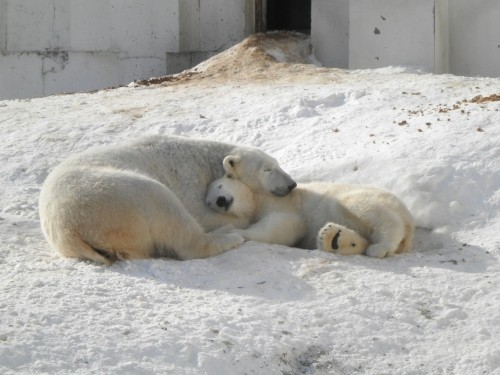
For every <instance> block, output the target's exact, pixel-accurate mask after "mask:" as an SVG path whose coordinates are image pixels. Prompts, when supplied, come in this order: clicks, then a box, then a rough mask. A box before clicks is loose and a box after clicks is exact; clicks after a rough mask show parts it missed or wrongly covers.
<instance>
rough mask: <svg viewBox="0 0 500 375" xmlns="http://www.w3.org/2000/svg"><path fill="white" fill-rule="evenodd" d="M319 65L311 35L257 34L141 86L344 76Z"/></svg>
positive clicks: (322, 79)
mask: <svg viewBox="0 0 500 375" xmlns="http://www.w3.org/2000/svg"><path fill="white" fill-rule="evenodd" d="M317 65H319V63H318V62H317V61H316V59H315V58H314V55H313V51H312V45H311V39H310V37H309V35H305V34H301V33H296V32H287V31H274V32H268V33H259V34H254V35H251V36H249V37H248V38H246V39H245V40H243V41H242V42H240V43H238V44H237V45H235V46H233V47H231V48H229V49H227V50H226V51H224V52H221V53H219V54H217V55H215V56H213V57H212V58H210V59H208V60H206V61H204V62H202V63H200V64H198V65H197V66H195V67H193V68H192V69H189V70H186V71H184V72H181V73H179V74H174V75H170V76H166V77H158V78H151V79H148V80H144V81H140V82H137V84H139V85H148V84H159V83H170V84H171V83H186V82H187V81H193V80H195V81H197V82H198V81H199V80H207V81H209V82H213V81H217V80H228V79H233V80H234V79H237V80H240V81H272V80H279V81H303V80H307V81H312V82H314V81H324V80H325V79H326V80H331V79H334V78H335V79H338V77H339V76H342V75H345V74H346V73H345V71H343V70H340V69H332V68H330V69H325V68H320V67H318V66H317Z"/></svg>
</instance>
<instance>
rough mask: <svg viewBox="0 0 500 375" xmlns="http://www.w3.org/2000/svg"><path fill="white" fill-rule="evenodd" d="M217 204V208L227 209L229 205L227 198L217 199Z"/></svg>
mask: <svg viewBox="0 0 500 375" xmlns="http://www.w3.org/2000/svg"><path fill="white" fill-rule="evenodd" d="M215 203H216V204H217V207H226V204H227V201H226V197H219V198H217V202H215Z"/></svg>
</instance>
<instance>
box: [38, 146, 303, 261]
mask: <svg viewBox="0 0 500 375" xmlns="http://www.w3.org/2000/svg"><path fill="white" fill-rule="evenodd" d="M226 169H227V170H230V172H231V173H232V174H233V175H234V176H237V178H239V179H240V180H241V181H243V182H244V183H245V184H247V185H248V186H249V187H251V189H252V190H254V191H256V192H259V194H261V195H262V196H265V195H268V194H269V195H274V196H284V195H286V194H288V193H289V192H290V191H291V190H292V189H293V188H294V187H295V186H296V183H295V181H294V180H293V179H292V178H291V177H290V176H289V175H288V174H287V173H285V172H284V171H283V170H282V169H281V168H280V166H279V164H278V162H277V161H276V160H275V159H273V158H272V157H271V156H269V155H267V154H265V153H264V152H262V151H260V150H258V149H256V148H251V147H243V146H235V145H231V144H226V143H221V142H216V141H209V140H201V139H191V138H186V137H179V136H155V137H150V138H146V139H142V140H138V141H136V142H134V143H131V144H126V145H119V146H105V147H100V148H95V149H91V150H89V151H86V152H83V153H81V154H77V155H74V156H72V157H70V158H69V159H67V160H65V161H63V162H62V163H61V164H59V165H58V166H57V167H56V168H55V169H54V170H53V171H52V172H51V173H50V174H49V175H48V177H47V179H46V180H45V182H44V184H43V186H42V189H41V193H40V199H39V214H40V221H41V226H42V230H43V233H44V235H45V237H46V239H47V240H48V242H49V243H50V245H51V246H52V247H53V248H55V249H56V250H57V251H59V252H60V253H61V254H63V255H65V256H68V257H78V258H84V259H90V260H94V261H96V262H100V263H104V264H111V263H112V262H114V261H115V260H118V259H133V258H150V257H160V256H171V257H175V258H178V259H193V258H204V257H208V256H211V255H215V254H218V253H221V252H224V251H227V250H229V249H231V248H234V247H236V246H237V245H239V244H241V243H242V242H243V239H242V238H241V236H239V235H238V234H236V233H228V231H227V230H224V229H220V228H221V227H223V226H225V225H228V224H229V225H232V226H234V227H236V228H242V227H243V225H244V223H245V222H246V221H245V220H241V219H238V218H237V217H234V216H233V217H230V216H228V215H221V214H219V213H217V212H214V211H213V210H211V209H209V208H207V207H206V206H205V204H204V197H205V191H206V189H207V186H208V184H209V183H210V182H211V181H213V180H214V179H215V178H217V177H218V176H220V175H222V174H224V173H225V170H226ZM217 228H219V229H218V230H215V229H217ZM208 231H212V232H208Z"/></svg>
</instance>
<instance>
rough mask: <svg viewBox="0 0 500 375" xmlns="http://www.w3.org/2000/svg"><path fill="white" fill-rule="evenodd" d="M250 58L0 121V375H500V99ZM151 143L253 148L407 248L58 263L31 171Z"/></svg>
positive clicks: (487, 84)
mask: <svg viewBox="0 0 500 375" xmlns="http://www.w3.org/2000/svg"><path fill="white" fill-rule="evenodd" d="M263 40H266V42H265V43H273V49H276V48H278V47H279V45H280V43H275V42H272V40H271V42H269V41H268V40H267V39H266V38H264V39H263ZM274 40H276V38H274ZM245 43H247V46H246V47H245ZM263 43H264V42H263ZM265 43H264V44H265ZM283 43H284V42H283ZM248 44H250V45H248ZM252 44H254V45H253V46H252ZM283 45H286V46H288V47H287V48H288V49H290V48H291V47H290V46H293V43H289V42H286V43H284V44H283ZM276 46H278V47H276ZM238 48H240V53H241V54H242V55H240V57H242V58H236V59H234V53H235V51H237V50H238ZM252 48H253V49H252ZM299 49H302V47H300V48H299ZM257 50H258V51H257ZM267 50H268V47H263V44H255V40H254V41H251V40H250V41H246V42H243V44H242V45H240V46H239V47H235V49H233V50H232V52H231V50H230V51H229V52H228V54H226V55H225V56H219V57H217V58H216V59H215V60H211V61H208V62H206V63H205V64H204V65H203V66H202V67H198V68H197V69H198V72H197V73H196V72H194V71H191V72H187V73H189V74H187V73H185V74H184V76H182V79H179V77H177V78H175V79H172V78H170V79H169V80H163V83H161V80H158V81H157V82H159V84H152V83H153V82H149V85H146V84H135V85H133V87H127V88H121V89H116V90H107V91H100V92H97V93H93V94H74V95H63V96H52V97H47V98H43V99H35V100H19V101H3V102H0V145H1V147H0V153H1V157H2V167H0V184H1V186H2V189H1V194H0V210H1V211H0V274H1V275H2V276H1V279H0V291H1V293H0V317H1V319H0V371H1V372H2V373H4V374H13V373H26V374H27V373H30V374H42V373H50V374H67V373H77V374H78V373H124V374H127V373H128V374H138V373H140V374H148V373H151V374H156V373H175V374H217V375H219V374H244V373H248V374H263V373H265V374H281V373H286V374H301V373H305V374H355V373H360V374H382V373H383V374H422V375H423V374H425V375H427V374H455V375H459V374H464V375H465V374H494V373H499V371H500V347H499V345H498V342H500V291H499V290H500V289H499V281H500V276H499V275H500V273H499V271H500V267H499V256H500V235H499V234H498V233H499V228H500V220H499V214H498V213H499V209H500V202H499V198H500V193H499V186H500V147H499V145H500V134H499V133H500V132H499V123H500V113H499V109H500V102H499V101H498V97H497V96H495V95H498V94H499V93H500V80H498V79H485V78H463V77H455V76H451V75H422V74H419V73H418V72H409V71H408V70H406V69H401V68H385V69H380V70H365V71H351V72H348V71H341V70H335V69H324V68H317V67H314V66H312V65H304V64H301V63H299V62H297V63H283V62H279V61H276V60H275V59H274V58H272V57H270V56H269V55H268V54H267V52H266V51H267ZM284 50H285V48H282V49H280V50H279V51H281V52H279V53H277V52H276V51H275V52H274V53H273V54H274V55H275V56H278V57H279V56H280V55H283V56H287V54H286V53H285V52H283V51H284ZM302 50H303V49H302ZM257 52H258V53H257ZM231 54H233V60H232V61H233V62H232V63H229V62H230V61H231V60H227V59H226V58H229V57H228V56H230V55H231ZM256 54H257V55H258V56H256ZM243 57H244V58H243ZM217 59H219V62H218V63H217ZM202 68H203V69H202ZM478 95H481V97H482V98H483V99H484V100H480V99H478V98H477V97H478ZM150 134H182V135H188V136H203V137H207V138H211V139H218V140H222V141H228V142H235V143H243V144H248V145H253V146H258V147H260V148H262V149H263V150H264V151H266V152H268V153H270V154H273V155H274V156H275V157H276V158H278V160H280V162H281V164H282V165H283V166H284V168H285V169H286V170H287V171H288V172H290V173H291V174H292V175H293V176H294V177H295V178H296V179H297V180H299V181H309V180H335V181H344V182H356V183H365V184H371V185H375V186H380V187H385V188H388V189H390V190H391V191H393V192H394V193H396V194H397V195H398V196H400V197H401V198H402V200H403V201H404V202H406V204H407V205H408V206H409V208H410V210H411V211H412V212H413V214H414V216H415V218H416V220H417V223H418V225H419V229H418V230H417V236H416V242H415V246H414V249H413V250H412V251H411V252H410V253H408V254H404V255H399V256H395V257H392V258H387V259H371V258H367V257H364V256H354V257H340V256H335V255H332V254H327V253H321V252H319V251H304V250H299V249H293V248H287V247H283V246H273V245H267V244H259V243H251V242H249V243H246V244H245V245H243V246H241V247H240V248H238V249H236V250H234V251H230V252H228V253H225V254H223V255H221V256H218V257H214V258H210V259H204V260H194V261H186V262H178V261H174V260H169V259H154V260H142V261H127V262H119V263H117V264H115V265H113V266H112V267H101V266H96V265H95V264H92V263H88V262H84V261H77V260H69V259H63V258H60V257H58V256H57V255H56V254H55V253H54V252H53V251H52V250H51V249H50V248H49V247H48V245H47V244H46V242H45V240H44V238H43V236H42V234H41V231H40V225H39V220H38V214H37V200H38V194H39V191H40V186H41V184H42V182H43V181H44V179H45V177H46V176H47V174H48V172H49V171H50V170H51V169H52V168H53V167H54V166H55V165H56V164H57V163H58V162H59V161H60V160H62V159H64V158H65V157H66V156H68V155H70V154H72V153H75V152H78V151H82V150H84V149H86V148H88V147H90V146H93V145H96V144H111V143H118V142H124V141H127V140H130V139H135V138H137V137H139V136H143V135H150Z"/></svg>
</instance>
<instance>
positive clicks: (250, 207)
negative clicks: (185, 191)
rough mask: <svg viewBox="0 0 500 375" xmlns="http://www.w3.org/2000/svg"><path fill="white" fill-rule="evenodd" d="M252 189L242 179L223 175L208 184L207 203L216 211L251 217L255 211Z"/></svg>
mask: <svg viewBox="0 0 500 375" xmlns="http://www.w3.org/2000/svg"><path fill="white" fill-rule="evenodd" d="M254 199H255V198H254V194H253V192H252V190H251V189H250V188H249V187H248V186H246V185H245V184H244V183H242V182H241V181H238V180H235V179H234V178H229V177H222V178H219V179H218V180H215V181H213V182H212V183H211V184H210V185H208V189H207V194H206V196H205V204H206V205H207V206H208V207H210V208H212V209H213V210H215V211H218V212H220V213H226V214H231V215H235V216H238V217H243V218H248V219H250V218H251V217H252V216H253V214H254V212H255V201H254Z"/></svg>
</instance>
